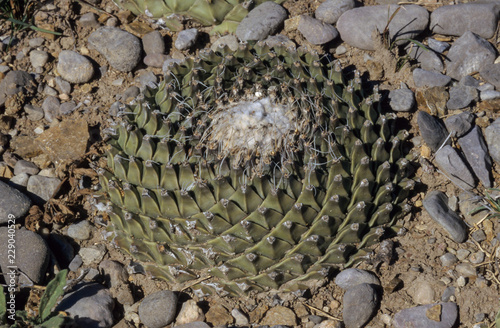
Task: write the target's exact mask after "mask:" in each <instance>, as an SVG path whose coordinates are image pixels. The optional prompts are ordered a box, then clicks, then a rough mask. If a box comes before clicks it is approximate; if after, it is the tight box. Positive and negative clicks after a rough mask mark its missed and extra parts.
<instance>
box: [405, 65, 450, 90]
mask: <svg viewBox="0 0 500 328" xmlns="http://www.w3.org/2000/svg"><path fill="white" fill-rule="evenodd" d="M450 81H451V78H450V77H449V76H446V75H444V74H441V73H438V72H431V71H426V70H424V69H421V68H416V69H414V70H413V82H415V86H416V87H417V88H424V87H427V88H430V87H444V86H446V85H447V84H448V83H450Z"/></svg>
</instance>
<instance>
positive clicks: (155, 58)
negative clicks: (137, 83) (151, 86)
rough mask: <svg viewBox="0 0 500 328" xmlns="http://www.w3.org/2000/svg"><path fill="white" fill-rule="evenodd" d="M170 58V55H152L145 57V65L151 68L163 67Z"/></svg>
mask: <svg viewBox="0 0 500 328" xmlns="http://www.w3.org/2000/svg"><path fill="white" fill-rule="evenodd" d="M169 58H170V57H169V56H168V55H164V54H150V55H147V56H146V57H144V64H146V65H148V66H149V67H163V63H164V62H165V60H167V59H169Z"/></svg>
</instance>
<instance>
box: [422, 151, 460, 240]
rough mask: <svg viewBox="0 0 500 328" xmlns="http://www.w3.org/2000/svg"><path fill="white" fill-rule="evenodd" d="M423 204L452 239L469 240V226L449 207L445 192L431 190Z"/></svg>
mask: <svg viewBox="0 0 500 328" xmlns="http://www.w3.org/2000/svg"><path fill="white" fill-rule="evenodd" d="M447 147H450V146H447ZM423 205H424V208H425V210H426V211H427V213H429V216H430V217H431V218H432V219H433V220H434V221H436V222H437V223H438V224H439V225H440V226H441V227H443V228H444V229H445V230H446V231H447V232H448V234H449V235H450V237H451V239H453V240H454V241H455V242H457V243H463V242H464V241H466V240H467V226H466V225H465V223H464V222H463V221H462V219H460V217H459V216H458V214H457V213H456V212H454V211H452V210H451V209H450V208H449V207H448V198H447V197H446V195H445V194H444V193H443V192H441V191H436V190H435V191H431V192H429V193H428V194H427V195H426V196H425V199H424V201H423Z"/></svg>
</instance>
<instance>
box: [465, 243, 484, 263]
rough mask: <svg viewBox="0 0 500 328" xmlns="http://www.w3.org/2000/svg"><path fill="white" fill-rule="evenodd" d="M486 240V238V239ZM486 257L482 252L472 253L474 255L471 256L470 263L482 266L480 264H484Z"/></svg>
mask: <svg viewBox="0 0 500 328" xmlns="http://www.w3.org/2000/svg"><path fill="white" fill-rule="evenodd" d="M473 238H474V237H473ZM485 239H486V237H485ZM476 241H477V240H476ZM485 256H486V255H485V254H484V252H481V251H479V252H475V253H472V254H471V255H470V257H469V261H470V263H472V264H480V263H483V261H484V258H485Z"/></svg>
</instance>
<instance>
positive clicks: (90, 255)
mask: <svg viewBox="0 0 500 328" xmlns="http://www.w3.org/2000/svg"><path fill="white" fill-rule="evenodd" d="M100 246H102V245H100ZM78 254H79V255H80V256H81V257H82V261H83V264H85V265H92V264H94V263H99V262H101V261H102V259H103V257H104V255H106V249H105V248H104V247H98V246H91V247H82V248H80V251H79V252H78Z"/></svg>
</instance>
